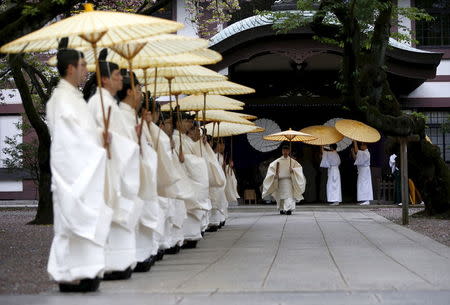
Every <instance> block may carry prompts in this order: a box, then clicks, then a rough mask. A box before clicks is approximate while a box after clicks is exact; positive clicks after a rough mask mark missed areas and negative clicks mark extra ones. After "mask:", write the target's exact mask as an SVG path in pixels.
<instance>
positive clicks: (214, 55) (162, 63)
mask: <svg viewBox="0 0 450 305" xmlns="http://www.w3.org/2000/svg"><path fill="white" fill-rule="evenodd" d="M83 53H84V55H85V57H86V58H88V61H92V60H94V52H93V51H92V50H85V51H83ZM111 53H113V54H114V52H113V51H111V52H108V57H107V60H108V58H109V54H111ZM221 60H222V55H220V53H218V52H216V51H213V50H209V49H198V50H194V51H191V52H188V53H179V54H175V55H167V56H160V57H149V58H147V59H145V60H144V59H142V58H140V57H137V58H135V59H134V60H133V65H136V66H138V67H141V66H144V65H149V66H150V67H176V66H188V65H212V64H215V63H217V62H219V61H221ZM47 63H48V64H49V65H51V66H56V56H52V57H51V58H50V59H49V60H48V62H47ZM119 67H121V68H128V63H127V62H126V61H125V60H123V59H121V60H120V64H119ZM87 69H88V71H90V72H94V71H95V63H92V64H88V66H87ZM135 72H138V71H135ZM141 74H143V73H141Z"/></svg>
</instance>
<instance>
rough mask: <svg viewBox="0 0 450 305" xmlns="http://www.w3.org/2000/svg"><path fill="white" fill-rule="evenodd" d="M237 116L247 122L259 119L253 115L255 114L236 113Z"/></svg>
mask: <svg viewBox="0 0 450 305" xmlns="http://www.w3.org/2000/svg"><path fill="white" fill-rule="evenodd" d="M236 114H237V115H239V116H240V117H242V118H244V119H246V120H256V119H257V118H258V117H257V116H256V115H253V114H246V113H239V112H236ZM263 129H264V128H263Z"/></svg>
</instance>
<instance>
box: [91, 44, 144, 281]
mask: <svg viewBox="0 0 450 305" xmlns="http://www.w3.org/2000/svg"><path fill="white" fill-rule="evenodd" d="M103 51H104V50H102V52H101V58H103V57H105V58H106V56H105V55H106V54H105V53H104V52H103ZM99 65H100V74H101V82H102V86H103V87H102V88H97V90H96V92H95V94H94V95H93V96H92V97H90V99H89V102H88V107H89V110H90V112H91V114H92V115H93V116H94V118H95V121H96V123H97V126H99V127H101V128H104V126H105V122H104V120H103V115H102V104H101V100H100V98H101V97H100V90H101V92H102V97H103V104H104V111H105V113H106V114H108V113H110V119H109V128H108V131H109V133H110V135H111V141H110V142H111V143H110V153H111V155H110V157H111V158H110V159H108V160H107V164H106V166H107V168H106V170H107V177H106V186H107V192H106V201H107V203H108V204H109V205H110V206H111V207H112V209H113V211H114V214H113V221H112V224H111V231H110V233H109V236H108V241H107V244H106V272H105V276H104V279H105V280H115V279H127V278H129V277H131V272H132V270H133V268H134V267H135V266H136V263H137V260H136V226H137V224H138V221H139V218H140V214H141V210H142V206H143V202H142V200H141V199H140V198H139V196H138V192H139V185H140V182H139V172H140V171H139V147H138V145H137V144H136V142H135V140H134V138H133V137H135V130H134V128H130V127H129V126H128V124H127V121H126V119H125V118H124V116H123V113H122V111H121V110H120V109H119V106H118V105H117V100H116V99H115V98H114V96H115V95H116V94H117V91H119V90H121V89H122V86H123V84H122V75H121V74H120V70H119V67H118V66H117V65H116V64H114V63H111V62H107V61H103V60H100V62H99Z"/></svg>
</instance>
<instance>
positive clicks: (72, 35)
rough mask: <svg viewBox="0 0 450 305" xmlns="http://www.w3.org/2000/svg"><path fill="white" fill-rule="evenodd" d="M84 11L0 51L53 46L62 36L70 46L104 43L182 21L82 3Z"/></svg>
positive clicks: (171, 29) (156, 31)
mask: <svg viewBox="0 0 450 305" xmlns="http://www.w3.org/2000/svg"><path fill="white" fill-rule="evenodd" d="M85 8H86V9H85V11H84V12H82V13H80V14H77V15H74V16H72V17H69V18H66V19H63V20H61V21H57V22H55V23H53V24H51V25H49V26H45V27H43V28H41V29H39V30H37V31H34V32H32V33H30V34H27V35H25V36H23V37H21V38H18V39H16V40H14V41H12V42H10V43H7V44H5V45H4V46H2V47H1V48H0V52H2V53H22V52H41V51H47V50H51V49H57V48H58V44H59V41H60V40H61V38H63V37H68V38H69V45H68V47H70V48H83V47H89V46H91V44H94V43H95V44H96V45H97V46H99V47H107V46H111V45H114V44H118V43H122V42H127V41H131V40H134V39H139V38H143V37H148V36H153V35H158V34H162V33H170V32H174V31H177V30H179V29H181V28H182V27H183V24H181V23H178V22H174V21H171V20H166V19H162V18H156V17H150V16H144V15H138V14H130V13H119V12H109V11H95V10H94V9H93V6H92V5H86V7H85Z"/></svg>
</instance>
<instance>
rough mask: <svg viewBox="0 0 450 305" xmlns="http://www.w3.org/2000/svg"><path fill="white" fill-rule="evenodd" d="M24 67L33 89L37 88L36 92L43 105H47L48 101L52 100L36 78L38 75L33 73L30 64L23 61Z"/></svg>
mask: <svg viewBox="0 0 450 305" xmlns="http://www.w3.org/2000/svg"><path fill="white" fill-rule="evenodd" d="M22 65H23V67H24V70H25V71H26V72H27V74H28V76H29V77H30V80H31V83H32V84H33V87H34V88H36V91H37V93H38V95H39V97H40V98H41V101H42V104H45V103H46V101H47V100H48V99H49V98H50V96H48V95H47V94H46V93H45V92H44V90H42V86H41V84H40V83H39V81H38V79H37V77H36V73H35V72H34V71H33V69H31V66H30V65H29V64H27V63H26V62H25V61H23V63H22ZM35 70H36V69H35Z"/></svg>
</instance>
